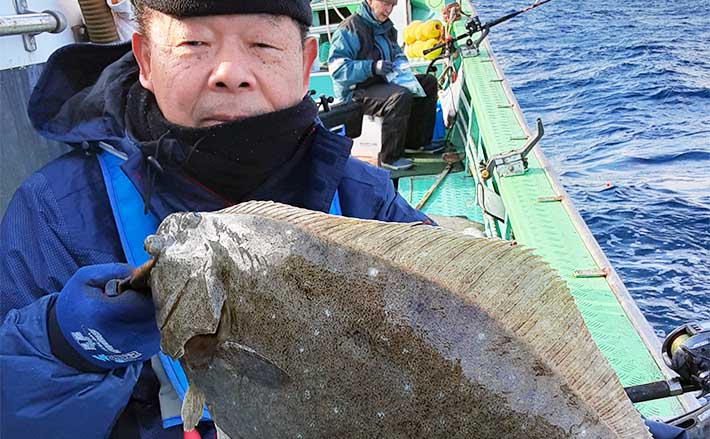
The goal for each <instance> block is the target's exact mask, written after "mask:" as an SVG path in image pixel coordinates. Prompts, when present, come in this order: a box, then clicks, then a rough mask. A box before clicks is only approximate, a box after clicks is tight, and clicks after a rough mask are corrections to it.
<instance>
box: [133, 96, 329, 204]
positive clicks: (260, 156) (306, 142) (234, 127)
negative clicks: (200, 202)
mask: <svg viewBox="0 0 710 439" xmlns="http://www.w3.org/2000/svg"><path fill="white" fill-rule="evenodd" d="M127 110H128V113H127V118H128V127H129V132H130V133H131V135H132V136H134V137H135V138H136V140H138V141H139V142H141V143H147V144H153V143H155V142H158V143H160V140H161V139H165V138H167V139H169V140H174V141H176V142H172V143H175V144H177V145H178V147H179V148H180V149H181V154H178V155H179V156H181V157H183V160H182V161H181V163H180V166H181V167H182V169H183V170H184V171H185V172H186V173H187V174H188V175H189V176H191V177H192V178H194V179H195V180H197V181H198V182H200V183H201V184H203V185H204V186H206V187H207V188H209V189H211V190H212V191H214V192H216V193H217V194H219V195H221V196H222V197H224V198H227V199H228V200H230V201H233V202H241V201H244V200H245V199H246V198H247V197H248V196H249V194H251V193H252V192H254V191H255V190H256V189H257V188H258V187H259V186H260V185H262V184H263V183H265V182H266V181H267V180H269V178H270V177H272V176H273V175H275V174H278V173H279V172H280V170H281V169H283V168H288V167H290V166H285V165H286V164H287V163H288V162H289V161H291V160H294V159H299V158H302V157H304V156H305V151H304V149H307V148H309V147H310V139H309V137H310V136H309V135H310V134H311V133H312V132H313V127H314V120H315V118H316V116H317V114H318V110H317V108H316V106H315V103H314V102H313V100H312V99H311V98H310V97H308V96H306V97H305V98H304V99H303V100H302V101H301V102H300V103H298V104H297V105H295V106H293V107H290V108H286V109H284V110H280V111H276V112H273V113H267V114H263V115H260V116H255V117H251V118H248V119H242V120H237V121H233V122H227V123H224V124H220V125H215V126H212V127H208V128H189V127H184V126H180V125H175V124H172V123H170V122H168V121H167V120H166V119H165V117H164V116H163V114H162V112H161V111H160V109H159V108H158V105H157V103H156V101H155V97H154V96H153V94H152V93H151V92H150V91H148V90H146V89H144V88H143V87H141V86H140V84H138V83H136V84H135V85H134V86H133V87H132V88H131V91H130V92H129V95H128V102H127ZM142 149H143V148H142ZM150 149H151V147H149V148H148V151H145V152H144V153H147V154H152V152H150Z"/></svg>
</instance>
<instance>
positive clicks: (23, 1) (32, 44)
mask: <svg viewBox="0 0 710 439" xmlns="http://www.w3.org/2000/svg"><path fill="white" fill-rule="evenodd" d="M13 2H14V3H15V11H17V13H18V14H20V15H22V14H29V13H31V12H32V11H30V10H29V9H27V0H13ZM22 43H23V44H24V45H25V50H26V51H28V52H34V51H35V50H37V41H36V40H35V35H34V34H23V35H22Z"/></svg>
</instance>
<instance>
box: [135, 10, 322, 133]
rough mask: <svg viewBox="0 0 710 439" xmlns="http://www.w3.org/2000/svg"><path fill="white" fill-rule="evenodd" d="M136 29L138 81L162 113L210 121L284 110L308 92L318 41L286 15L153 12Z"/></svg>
mask: <svg viewBox="0 0 710 439" xmlns="http://www.w3.org/2000/svg"><path fill="white" fill-rule="evenodd" d="M147 33H148V35H146V36H143V35H139V34H134V35H133V53H134V54H135V57H136V60H137V61H138V64H139V66H140V82H141V85H142V86H143V87H144V88H146V89H148V90H150V91H152V92H153V94H154V95H155V98H156V100H157V102H158V107H159V108H160V110H161V111H162V113H163V115H164V116H165V118H166V119H167V120H168V121H170V122H172V123H174V124H178V125H183V126H187V127H207V126H211V125H217V124H220V123H224V122H228V121H232V120H237V119H243V118H247V117H252V116H257V115H260V114H264V113H270V112H273V111H278V110H282V109H284V108H288V107H291V106H293V105H295V104H297V103H298V102H300V101H301V100H302V99H303V97H304V96H305V94H306V90H307V88H308V80H309V77H310V68H311V65H312V63H313V60H314V59H315V56H316V53H317V50H318V48H317V44H316V42H315V40H314V39H312V38H309V39H308V40H307V41H306V43H305V45H304V44H302V39H301V32H300V29H299V27H298V25H297V24H296V22H295V21H293V20H292V19H291V18H289V17H286V16H274V15H268V14H239V15H236V14H235V15H215V16H208V17H190V18H186V19H177V18H173V17H171V16H169V15H166V14H162V13H160V12H156V11H150V17H149V30H148V32H147Z"/></svg>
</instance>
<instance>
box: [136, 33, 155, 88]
mask: <svg viewBox="0 0 710 439" xmlns="http://www.w3.org/2000/svg"><path fill="white" fill-rule="evenodd" d="M131 47H132V49H133V56H134V57H135V58H136V61H137V62H138V67H139V68H140V73H139V75H138V80H139V81H140V83H141V85H142V86H143V88H145V89H146V90H150V91H153V81H152V80H151V68H150V41H148V39H147V38H146V37H144V36H143V35H141V34H139V33H137V32H134V33H133V36H132V37H131Z"/></svg>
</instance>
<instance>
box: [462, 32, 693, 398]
mask: <svg viewBox="0 0 710 439" xmlns="http://www.w3.org/2000/svg"><path fill="white" fill-rule="evenodd" d="M482 47H483V48H484V49H485V50H486V52H487V54H488V57H489V58H490V60H491V64H492V65H493V68H494V69H495V72H496V75H497V77H498V79H500V80H501V81H500V84H501V87H503V91H504V93H505V96H506V98H507V99H508V102H509V103H510V104H512V110H513V114H515V118H516V120H517V121H518V125H519V126H520V128H521V129H522V130H523V132H524V133H525V135H526V136H528V137H529V138H531V137H532V136H533V134H532V132H531V131H530V127H529V125H528V123H527V121H526V119H525V116H524V115H523V112H522V110H521V109H520V104H519V103H518V100H517V98H516V97H515V94H514V93H513V90H512V88H511V87H510V83H509V82H508V80H507V78H506V77H505V74H504V73H503V70H502V69H501V67H500V65H499V64H498V60H497V59H496V57H495V54H494V53H493V50H492V48H491V45H490V43H489V42H488V40H487V39H486V40H484V41H483V43H482ZM462 68H464V67H463V65H462ZM532 151H533V153H534V154H535V157H536V158H537V160H538V162H539V163H540V168H541V169H542V170H543V172H544V173H545V176H546V178H547V181H548V182H549V183H550V186H551V187H552V189H553V191H554V192H555V194H556V195H559V196H561V197H562V200H561V201H560V202H561V203H562V206H563V208H564V210H565V212H566V213H567V215H568V217H569V218H570V220H571V221H572V224H573V226H574V228H575V230H576V231H577V233H578V234H579V237H580V238H581V240H582V242H583V243H584V246H585V248H586V249H587V251H589V253H590V255H591V257H592V259H593V260H594V262H595V263H596V264H597V266H598V267H599V268H600V269H607V270H608V273H607V275H606V276H605V280H606V283H607V284H608V285H609V288H610V289H611V291H612V292H613V293H614V296H615V297H616V299H617V300H618V301H619V304H620V305H621V308H622V309H623V310H624V313H625V314H626V316H627V317H628V319H629V321H630V322H631V324H632V325H633V327H634V329H636V332H637V333H638V335H639V337H640V338H641V341H642V342H643V343H644V346H645V347H646V349H647V350H648V351H649V353H650V354H651V357H652V358H653V360H654V361H655V362H656V364H657V365H658V367H659V369H660V371H661V373H662V374H663V375H664V376H665V377H666V379H671V378H674V377H677V376H678V374H677V373H675V372H674V371H673V370H672V369H670V368H669V367H668V366H667V365H666V363H665V362H664V361H663V358H662V357H661V342H660V340H659V339H658V337H657V336H656V333H655V332H654V331H653V328H652V327H651V324H650V323H649V322H648V320H647V319H646V317H645V316H644V315H643V313H642V312H641V309H640V308H639V307H638V304H637V303H636V301H635V300H634V299H633V297H632V296H631V294H630V293H629V291H628V289H627V288H626V285H624V282H623V281H622V280H621V277H620V276H619V274H618V272H617V271H616V269H615V268H614V266H613V265H612V264H611V262H610V261H609V259H608V258H607V256H606V254H605V253H604V251H603V250H602V248H601V246H600V245H599V242H598V241H597V240H596V238H595V237H594V234H593V233H592V231H591V230H590V229H589V226H588V225H587V223H586V222H585V221H584V219H583V218H582V216H581V214H580V213H579V211H578V210H577V207H576V206H575V205H574V203H573V201H572V199H571V198H570V196H569V194H567V191H566V190H565V189H564V186H563V185H562V182H561V180H560V178H559V175H558V174H557V172H556V171H555V170H554V169H553V168H552V167H551V166H550V163H549V161H548V160H547V157H546V156H545V154H544V153H543V151H542V149H541V147H540V145H539V144H538V145H536V146H535V147H534V148H533V150H532ZM676 398H677V399H678V400H679V402H680V403H681V405H683V408H684V409H685V410H687V411H691V410H694V409H697V408H699V407H700V403H699V402H698V401H697V399H695V398H694V397H693V396H692V395H691V394H684V395H678V396H676Z"/></svg>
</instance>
